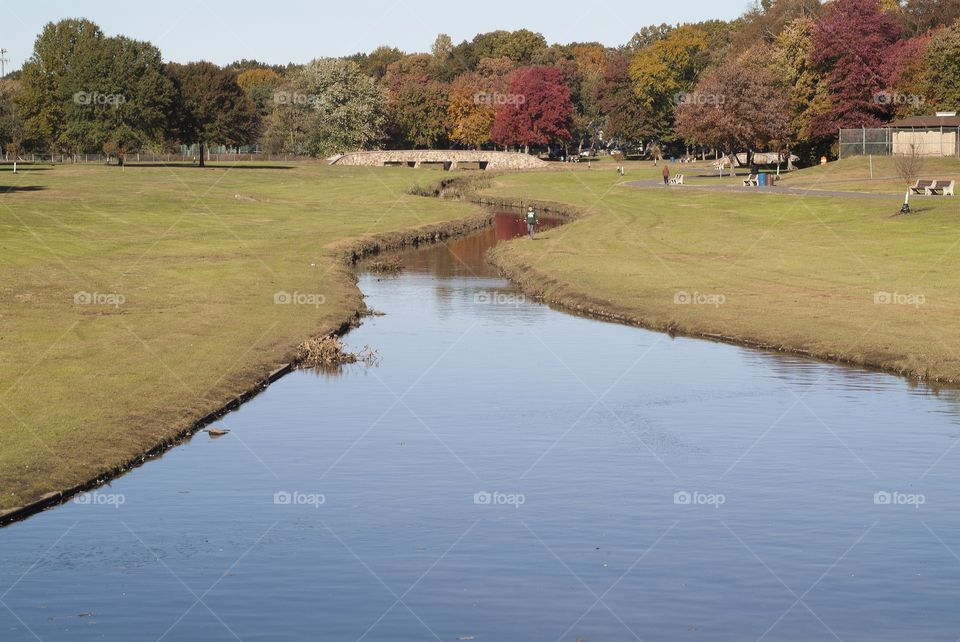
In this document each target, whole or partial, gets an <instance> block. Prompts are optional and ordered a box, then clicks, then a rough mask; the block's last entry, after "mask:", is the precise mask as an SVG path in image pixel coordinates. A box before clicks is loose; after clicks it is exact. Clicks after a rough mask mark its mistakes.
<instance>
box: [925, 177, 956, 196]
mask: <svg viewBox="0 0 960 642" xmlns="http://www.w3.org/2000/svg"><path fill="white" fill-rule="evenodd" d="M954 187H956V181H933V184H932V185H930V186H929V187H927V188H926V191H925V193H926V195H927V196H939V195H940V194H941V193H942V195H943V196H953V190H954Z"/></svg>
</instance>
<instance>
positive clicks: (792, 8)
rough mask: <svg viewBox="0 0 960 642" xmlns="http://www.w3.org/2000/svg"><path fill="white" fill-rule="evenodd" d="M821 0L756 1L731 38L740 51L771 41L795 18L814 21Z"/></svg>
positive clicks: (820, 7)
mask: <svg viewBox="0 0 960 642" xmlns="http://www.w3.org/2000/svg"><path fill="white" fill-rule="evenodd" d="M821 9H822V4H821V3H820V0H757V1H756V2H754V5H753V6H752V7H750V9H748V10H747V12H746V13H745V14H744V15H743V17H742V18H741V19H740V22H741V26H740V28H739V29H738V30H737V34H736V36H735V38H734V47H735V49H736V50H738V51H740V50H743V49H746V48H749V47H751V46H753V45H756V44H763V43H767V44H771V43H773V42H774V41H776V40H777V38H778V37H779V36H780V34H781V33H782V32H783V31H784V29H786V28H787V27H788V26H789V25H791V24H792V23H793V22H794V21H796V20H800V19H803V20H814V19H816V18H817V17H818V16H819V15H820V11H821Z"/></svg>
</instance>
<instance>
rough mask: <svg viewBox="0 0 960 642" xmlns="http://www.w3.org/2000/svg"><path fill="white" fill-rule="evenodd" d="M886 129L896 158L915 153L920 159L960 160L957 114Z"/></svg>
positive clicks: (895, 124) (912, 119)
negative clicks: (933, 157) (927, 157)
mask: <svg viewBox="0 0 960 642" xmlns="http://www.w3.org/2000/svg"><path fill="white" fill-rule="evenodd" d="M887 127H888V129H889V130H890V141H891V144H892V152H893V155H894V156H906V155H909V154H910V153H911V150H916V153H917V154H919V155H920V156H940V157H944V156H952V157H954V158H958V157H960V117H958V116H957V112H940V113H938V114H937V115H936V116H912V117H910V118H904V119H903V120H898V121H896V122H893V123H890V124H889V125H888V126H887Z"/></svg>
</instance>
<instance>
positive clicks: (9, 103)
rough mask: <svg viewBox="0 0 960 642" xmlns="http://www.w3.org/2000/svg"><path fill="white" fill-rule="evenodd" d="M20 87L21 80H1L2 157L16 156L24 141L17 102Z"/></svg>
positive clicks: (0, 147)
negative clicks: (9, 154) (7, 155)
mask: <svg viewBox="0 0 960 642" xmlns="http://www.w3.org/2000/svg"><path fill="white" fill-rule="evenodd" d="M19 87H20V81H19V80H11V79H9V78H4V79H0V155H3V154H5V153H12V154H16V153H17V152H18V151H19V150H20V145H21V142H22V141H23V122H22V121H21V120H20V115H19V113H18V112H17V105H16V101H15V96H16V94H17V92H18V90H19Z"/></svg>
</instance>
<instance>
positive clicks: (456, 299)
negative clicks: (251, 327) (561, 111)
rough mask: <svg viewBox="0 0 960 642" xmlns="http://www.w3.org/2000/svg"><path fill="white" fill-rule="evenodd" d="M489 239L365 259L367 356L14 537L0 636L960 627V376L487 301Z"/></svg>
mask: <svg viewBox="0 0 960 642" xmlns="http://www.w3.org/2000/svg"><path fill="white" fill-rule="evenodd" d="M519 229H520V230H522V227H521V228H519ZM516 231H517V229H514V231H513V232H511V234H513V233H515V232H516ZM483 238H485V239H487V240H486V241H482V240H480V237H477V238H474V239H466V240H463V241H456V242H452V243H450V244H449V246H450V249H449V250H448V249H447V248H445V247H443V246H439V247H435V248H431V249H429V250H426V251H423V252H422V253H408V254H407V255H405V257H404V263H405V265H406V270H405V271H404V272H403V273H402V274H401V275H400V276H398V277H387V278H383V277H377V276H374V275H369V274H365V275H362V276H361V279H360V285H361V289H362V290H363V291H364V292H365V294H366V295H367V297H368V304H369V305H370V307H372V308H374V309H377V310H381V311H383V312H385V313H386V316H382V317H372V318H368V319H366V320H365V322H364V324H363V326H362V327H361V328H359V329H357V330H355V331H354V332H352V333H351V334H350V335H348V336H347V338H346V341H347V343H348V347H349V348H350V349H351V350H353V351H359V350H360V349H362V347H363V346H364V345H367V344H369V345H372V346H375V347H376V348H378V349H379V350H380V352H381V354H382V356H383V362H382V365H381V366H380V367H378V368H372V369H371V368H366V367H364V366H362V365H359V364H357V365H351V366H347V367H345V368H344V370H343V374H342V375H341V376H339V377H333V378H327V377H323V378H317V377H316V376H314V375H313V374H311V373H303V372H299V373H294V374H292V375H290V376H288V377H286V378H284V379H282V380H281V381H279V382H278V383H277V384H275V385H273V386H271V387H270V388H269V389H267V390H266V391H265V392H264V393H263V394H261V395H260V396H258V397H256V398H255V399H254V400H253V401H252V402H251V403H249V404H247V405H245V406H244V407H243V408H241V409H240V410H239V411H238V412H235V413H232V414H230V415H228V416H227V417H225V418H224V420H223V422H222V423H223V424H224V425H225V426H227V427H229V428H230V429H231V430H232V432H231V433H230V434H229V435H226V436H224V437H222V438H220V439H217V440H211V439H195V440H193V441H191V442H190V443H189V444H188V445H186V446H184V447H181V448H177V449H175V450H173V451H171V452H170V453H169V454H168V455H167V456H166V457H164V459H163V460H162V461H158V462H154V463H151V464H149V465H147V466H144V467H143V468H140V469H138V470H136V471H134V472H133V473H131V474H129V475H127V476H125V477H123V478H121V479H119V480H117V481H116V482H114V483H113V484H112V485H111V486H109V487H106V488H103V489H100V491H98V492H100V493H104V494H106V495H104V497H105V498H108V499H109V496H113V497H114V498H115V499H116V498H119V497H122V498H123V503H122V504H119V502H113V504H110V503H107V502H102V503H101V502H99V501H91V502H87V503H85V504H81V503H70V504H67V505H65V506H62V507H60V508H58V509H56V510H53V511H49V512H47V513H44V514H41V515H38V516H36V517H35V518H33V519H30V520H28V521H26V522H24V523H21V524H17V525H14V526H12V527H10V528H8V529H4V530H2V531H0V587H2V588H0V591H6V592H5V593H0V596H2V597H0V639H3V640H7V639H10V640H25V639H36V638H40V639H44V640H88V639H89V640H94V639H150V640H156V639H160V638H162V639H164V640H198V639H203V640H220V639H223V640H232V639H236V638H242V639H254V640H299V639H330V640H358V639H363V640H391V641H394V640H422V639H441V640H455V639H476V640H478V641H482V640H551V641H552V640H571V641H572V640H577V639H591V640H625V639H637V638H640V639H645V640H677V639H685V638H691V639H692V638H694V637H696V638H702V639H708V640H743V639H752V640H757V639H761V638H763V639H771V640H813V639H836V638H840V639H844V640H905V639H918V640H919V639H922V640H953V639H956V636H957V631H958V630H960V612H958V611H957V609H956V595H957V594H958V593H960V562H958V561H957V559H956V557H955V555H953V552H954V551H960V482H958V480H957V478H956V475H955V473H954V471H955V468H956V465H957V461H958V457H960V449H954V446H955V445H956V444H957V439H958V432H960V431H958V429H957V427H956V414H955V409H956V401H957V392H956V391H955V390H949V391H947V390H941V391H930V390H929V389H928V388H925V387H923V386H918V385H914V384H909V383H907V382H904V381H903V380H901V379H899V378H896V377H891V376H887V375H882V374H878V373H871V372H864V371H859V370H853V369H848V368H841V367H837V366H832V365H828V364H824V363H818V362H813V361H808V360H803V359H799V358H796V357H790V356H784V355H778V354H769V353H764V352H757V351H751V350H743V349H740V348H737V347H733V346H729V345H723V344H718V343H711V342H705V341H697V340H693V339H686V338H678V339H675V340H673V339H670V338H668V337H666V336H664V335H660V334H656V333H652V332H645V331H642V330H638V329H635V328H629V327H624V326H618V325H612V324H605V323H600V322H597V321H594V320H590V319H585V318H579V317H573V316H570V315H566V314H562V313H559V312H557V311H554V310H551V309H549V308H548V307H545V306H542V305H537V304H534V303H531V302H528V301H523V300H521V299H519V298H514V299H509V298H500V297H491V296H490V293H497V294H500V295H503V297H509V296H514V297H518V296H519V293H518V292H516V291H515V290H514V289H513V288H511V287H510V284H509V283H507V282H506V281H504V280H503V279H499V278H497V277H496V275H495V274H493V273H491V272H490V271H488V270H487V268H486V264H485V262H484V261H483V256H484V254H485V252H486V249H487V247H488V246H489V245H490V244H491V243H492V242H495V241H496V238H497V236H496V233H494V234H493V235H491V234H487V235H485V236H484V237H483ZM521 497H522V498H523V501H522V502H521V501H520V498H521ZM920 497H922V498H923V503H922V504H921V503H920V502H919V498H920ZM118 504H119V505H118ZM7 587H10V589H9V590H7ZM598 598H600V599H599V600H598ZM798 598H802V599H800V600H798ZM4 606H6V607H7V608H4Z"/></svg>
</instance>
